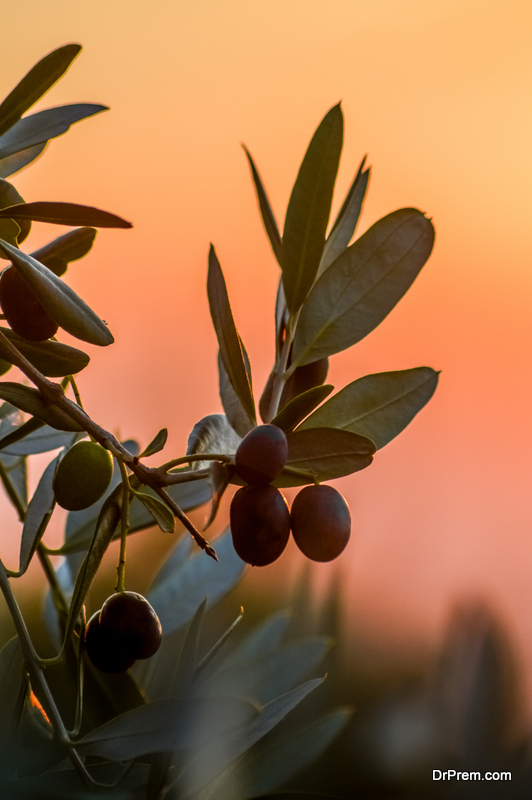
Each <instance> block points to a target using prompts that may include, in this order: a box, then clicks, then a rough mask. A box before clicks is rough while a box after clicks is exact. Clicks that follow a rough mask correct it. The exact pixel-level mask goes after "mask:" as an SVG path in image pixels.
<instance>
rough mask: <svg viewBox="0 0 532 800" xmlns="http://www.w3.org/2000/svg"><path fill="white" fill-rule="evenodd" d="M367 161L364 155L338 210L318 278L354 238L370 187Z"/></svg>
mask: <svg viewBox="0 0 532 800" xmlns="http://www.w3.org/2000/svg"><path fill="white" fill-rule="evenodd" d="M365 161H366V157H365V156H364V158H363V159H362V163H361V165H360V167H359V169H358V172H357V174H356V176H355V180H354V181H353V183H352V184H351V186H350V187H349V191H348V192H347V196H346V198H345V200H344V202H343V204H342V207H341V209H340V211H339V212H338V216H337V217H336V220H335V222H334V225H333V226H332V228H331V232H330V233H329V235H328V237H327V241H326V242H325V247H324V248H323V255H322V257H321V261H320V266H319V269H318V274H317V276H316V277H317V278H319V277H320V276H321V275H322V274H323V273H324V272H325V270H326V269H327V267H330V266H331V264H332V263H333V262H334V261H336V259H337V258H338V256H339V255H341V254H342V253H343V252H344V250H345V249H346V248H347V246H348V244H349V242H350V241H351V239H352V238H353V235H354V233H355V230H356V226H357V222H358V220H359V217H360V212H361V211H362V203H363V202H364V197H365V195H366V190H367V188H368V181H369V169H367V170H364V163H365Z"/></svg>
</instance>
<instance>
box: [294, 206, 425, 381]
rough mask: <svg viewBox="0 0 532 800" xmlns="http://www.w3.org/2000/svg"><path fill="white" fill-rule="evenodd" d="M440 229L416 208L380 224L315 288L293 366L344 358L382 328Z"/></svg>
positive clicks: (304, 315)
mask: <svg viewBox="0 0 532 800" xmlns="http://www.w3.org/2000/svg"><path fill="white" fill-rule="evenodd" d="M433 243H434V228H433V226H432V223H431V221H430V220H429V219H427V218H426V217H425V215H424V214H423V213H422V212H421V211H418V210H417V209H415V208H402V209H400V210H399V211H394V212H393V213H392V214H388V216H386V217H384V218H383V219H381V220H379V221H378V222H376V223H375V225H373V226H372V227H371V228H370V229H369V230H368V231H366V233H364V234H363V235H362V236H361V237H360V238H359V239H357V240H356V241H355V242H354V244H352V245H351V246H350V247H348V248H347V250H346V251H345V252H344V253H343V254H342V255H341V256H339V258H337V259H336V261H335V262H334V264H331V266H330V267H329V268H328V269H327V270H326V272H324V273H323V275H322V276H321V278H320V279H319V280H318V281H317V282H316V283H315V284H314V286H313V288H312V290H311V292H310V294H309V296H308V297H307V300H306V302H305V304H304V306H303V308H302V309H301V315H300V317H299V321H298V324H297V329H296V334H295V338H294V345H293V350H292V367H294V366H297V365H302V364H308V363H309V362H310V361H315V360H317V359H318V358H323V356H330V355H333V353H339V352H340V351H341V350H345V349H346V348H348V347H351V346H352V345H354V344H356V343H357V342H359V341H360V340H361V339H363V338H364V337H365V336H367V335H368V333H371V331H372V330H373V329H374V328H376V327H377V325H379V324H380V323H381V322H382V321H383V319H384V318H385V317H386V316H387V315H388V314H389V313H390V311H391V310H392V308H393V307H394V306H395V305H396V304H397V303H398V302H399V300H400V299H401V297H402V296H403V295H404V294H405V292H406V291H407V290H408V289H409V288H410V286H411V285H412V282H413V281H414V279H415V278H416V276H417V275H418V273H419V271H420V270H421V268H422V266H423V265H424V264H425V262H426V260H427V259H428V257H429V255H430V253H431V250H432V246H433Z"/></svg>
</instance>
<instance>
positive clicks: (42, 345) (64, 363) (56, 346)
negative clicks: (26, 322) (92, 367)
mask: <svg viewBox="0 0 532 800" xmlns="http://www.w3.org/2000/svg"><path fill="white" fill-rule="evenodd" d="M0 332H2V333H3V334H4V336H5V337H6V339H9V341H10V342H11V343H12V344H14V345H15V347H16V348H17V350H19V352H21V353H22V355H23V356H25V357H26V358H27V359H28V361H30V362H31V363H32V364H33V366H34V367H37V369H38V370H39V372H42V373H43V375H47V376H48V377H49V378H62V377H63V376H64V375H75V374H76V373H77V372H81V370H82V369H85V367H86V366H87V364H88V363H89V361H90V358H89V356H88V355H87V354H86V353H84V352H82V351H81V350H77V349H76V348H75V347H70V345H68V344H63V343H62V342H54V341H53V340H51V339H48V340H47V341H45V342H30V341H28V339H23V338H22V336H18V335H17V334H16V333H15V332H14V331H12V330H11V329H10V328H4V327H1V326H0ZM0 353H1V357H2V358H3V359H5V361H9V362H10V363H11V362H12V356H11V355H10V353H9V352H8V351H7V350H5V351H4V349H3V348H2V343H1V342H0Z"/></svg>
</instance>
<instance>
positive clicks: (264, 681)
mask: <svg viewBox="0 0 532 800" xmlns="http://www.w3.org/2000/svg"><path fill="white" fill-rule="evenodd" d="M330 647H331V640H330V639H329V638H327V637H324V636H323V637H317V636H314V637H312V638H311V639H307V640H299V641H296V642H291V643H290V644H287V645H283V646H282V647H280V648H278V649H277V650H275V651H273V652H271V653H266V654H265V655H261V656H259V657H254V658H252V659H251V660H249V661H247V662H244V663H241V662H238V663H235V662H232V663H230V664H229V665H226V664H223V665H222V667H221V669H220V670H218V671H217V672H216V673H215V674H214V675H213V676H211V678H210V679H209V682H208V684H207V685H205V684H201V685H200V686H199V688H198V690H197V691H198V692H199V693H200V694H201V695H202V696H206V695H209V696H226V695H227V696H235V697H245V698H247V699H248V700H253V701H256V702H258V703H259V704H260V705H264V704H265V703H269V702H270V701H271V700H273V699H274V698H275V697H278V696H279V695H282V694H285V692H288V691H290V690H291V689H293V688H294V686H295V685H297V684H298V683H299V681H301V680H302V679H303V678H305V677H306V676H307V675H308V674H309V673H310V672H312V670H314V669H315V667H316V666H317V665H318V664H319V663H320V661H322V660H323V658H324V656H325V654H326V653H327V651H328V650H329V649H330Z"/></svg>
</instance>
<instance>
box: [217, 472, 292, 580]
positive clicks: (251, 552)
mask: <svg viewBox="0 0 532 800" xmlns="http://www.w3.org/2000/svg"><path fill="white" fill-rule="evenodd" d="M230 517H231V534H232V537H233V546H234V548H235V551H236V553H237V555H238V556H240V558H241V559H242V561H245V562H246V564H251V565H252V566H256V567H265V566H266V565H267V564H272V563H273V562H274V561H276V560H277V559H278V558H279V556H280V555H281V553H282V552H283V550H284V549H285V547H286V545H287V544H288V539H289V536H290V512H289V510H288V505H287V503H286V500H285V499H284V497H283V495H282V494H281V492H280V491H279V490H278V489H276V488H275V486H268V485H267V486H244V487H242V489H239V490H238V491H237V492H236V494H235V496H234V497H233V500H232V501H231V509H230Z"/></svg>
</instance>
